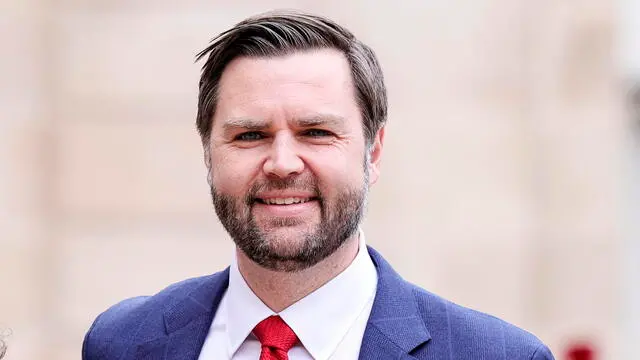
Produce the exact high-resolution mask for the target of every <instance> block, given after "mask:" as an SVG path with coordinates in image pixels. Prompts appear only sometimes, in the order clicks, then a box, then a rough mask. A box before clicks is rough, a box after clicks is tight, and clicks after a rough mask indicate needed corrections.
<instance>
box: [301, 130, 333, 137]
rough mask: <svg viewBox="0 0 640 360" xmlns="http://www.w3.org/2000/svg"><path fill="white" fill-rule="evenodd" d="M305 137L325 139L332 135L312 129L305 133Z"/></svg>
mask: <svg viewBox="0 0 640 360" xmlns="http://www.w3.org/2000/svg"><path fill="white" fill-rule="evenodd" d="M305 135H307V136H311V137H325V136H331V133H330V132H328V131H326V130H320V129H310V130H307V131H305Z"/></svg>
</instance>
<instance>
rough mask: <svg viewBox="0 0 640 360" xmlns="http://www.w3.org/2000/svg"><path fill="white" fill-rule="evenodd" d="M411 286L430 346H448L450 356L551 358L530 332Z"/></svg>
mask: <svg viewBox="0 0 640 360" xmlns="http://www.w3.org/2000/svg"><path fill="white" fill-rule="evenodd" d="M411 286H412V287H413V293H414V294H415V298H416V303H417V305H418V309H419V312H420V313H421V316H422V317H423V320H424V321H425V325H426V327H427V329H428V331H429V332H430V334H431V337H432V340H431V341H432V342H433V345H434V346H436V347H443V350H444V349H445V348H448V349H447V352H449V353H453V354H451V355H456V356H453V357H454V358H466V357H465V356H469V355H472V356H471V357H469V358H482V359H510V360H511V359H512V360H553V355H552V354H551V352H550V351H549V349H548V347H547V346H546V345H545V344H543V343H542V341H540V339H538V338H537V337H536V336H535V335H533V334H532V333H530V332H528V331H525V330H523V329H521V328H519V327H517V326H515V325H513V324H510V323H508V322H506V321H504V320H502V319H500V318H497V317H495V316H492V315H489V314H486V313H483V312H480V311H476V310H473V309H470V308H467V307H464V306H461V305H459V304H456V303H454V302H452V301H449V300H446V299H444V298H442V297H440V296H438V295H435V294H432V293H430V292H428V291H426V290H424V289H422V288H419V287H417V286H415V285H411Z"/></svg>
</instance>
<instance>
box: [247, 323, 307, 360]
mask: <svg viewBox="0 0 640 360" xmlns="http://www.w3.org/2000/svg"><path fill="white" fill-rule="evenodd" d="M253 334H254V335H255V336H256V337H257V338H258V340H260V344H262V352H261V353H260V360H289V355H287V353H288V352H289V350H290V349H291V348H292V347H293V345H295V344H296V343H297V342H298V337H297V336H296V333H294V332H293V330H291V328H290V327H289V325H287V324H286V323H285V322H284V321H283V320H282V318H280V316H270V317H268V318H266V319H264V320H262V321H261V322H260V323H259V324H258V325H256V327H255V328H254V329H253Z"/></svg>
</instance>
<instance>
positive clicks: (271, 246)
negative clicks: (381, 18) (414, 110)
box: [83, 12, 553, 360]
mask: <svg viewBox="0 0 640 360" xmlns="http://www.w3.org/2000/svg"><path fill="white" fill-rule="evenodd" d="M200 58H206V62H205V64H204V67H203V71H202V76H201V80H200V95H199V103H198V117H197V126H198V130H199V133H200V135H201V137H202V143H203V145H204V160H205V163H206V166H207V169H208V177H207V180H208V183H209V185H210V188H211V196H212V199H213V204H214V207H215V210H216V213H217V215H218V217H219V219H220V221H221V222H222V224H223V225H224V227H225V229H226V230H227V232H228V233H229V234H230V236H231V238H232V239H233V240H234V242H235V244H236V247H237V251H236V256H235V258H234V259H232V263H231V266H230V267H229V268H227V269H226V270H224V271H222V272H219V273H216V274H213V275H211V276H206V277H201V278H196V279H191V280H186V281H184V282H181V283H178V284H174V285H172V286H170V287H168V288H167V289H165V290H162V291H161V292H159V293H158V294H156V295H154V296H151V297H138V298H133V299H129V300H125V301H123V302H121V303H119V304H117V305H115V306H113V307H112V308H110V309H109V310H107V311H106V312H104V313H103V314H101V315H100V316H99V317H98V318H97V319H96V321H95V322H94V324H93V325H92V327H91V329H90V330H89V331H88V333H87V334H86V337H85V340H84V344H83V359H85V360H97V359H119V360H129V359H147V360H150V359H158V360H160V359H164V360H170V359H192V360H196V359H200V360H209V359H211V360H213V359H216V360H217V359H261V360H267V359H278V360H282V359H292V360H295V359H340V360H342V359H414V358H415V359H460V360H462V359H469V360H471V359H474V360H477V359H487V360H488V359H503V360H507V359H508V360H520V359H522V360H525V359H537V360H539V359H553V356H552V355H551V353H550V352H549V350H548V348H547V347H546V346H545V345H543V344H542V343H541V342H540V341H539V340H538V339H537V338H535V337H534V336H533V335H531V334H529V333H527V332H525V331H523V330H520V329H518V328H516V327H514V326H512V325H509V324H507V323H505V322H503V321H501V320H498V319H496V318H494V317H491V316H488V315H485V314H482V313H478V312H475V311H472V310H469V309H466V308H463V307H461V306H458V305H455V304H453V303H451V302H448V301H446V300H444V299H441V298H439V297H437V296H435V295H433V294H431V293H429V292H426V291H424V290H422V289H420V288H418V287H416V286H414V285H412V284H409V283H407V282H405V281H404V280H403V279H402V278H401V277H400V276H399V275H398V274H397V273H395V272H394V271H393V269H392V268H391V266H390V265H389V264H388V263H387V262H386V261H385V260H384V259H383V258H382V256H381V255H380V254H379V253H377V252H376V251H375V250H373V249H371V248H368V247H367V246H366V245H365V238H364V234H363V233H362V231H361V230H360V228H359V225H360V221H361V218H362V215H363V212H364V208H365V203H366V198H367V192H368V189H369V187H370V186H371V185H373V184H374V183H375V182H376V180H377V179H378V176H379V167H380V158H381V154H382V146H383V141H384V125H385V120H386V116H387V98H386V90H385V86H384V82H383V76H382V71H381V69H380V66H379V64H378V61H377V59H376V57H375V55H374V53H373V51H372V50H371V49H370V48H369V47H367V46H366V45H364V44H363V43H361V42H360V41H358V40H357V39H356V38H355V37H354V36H353V35H352V34H351V33H350V32H349V31H348V30H346V29H344V28H343V27H341V26H339V25H337V24H335V23H334V22H332V21H330V20H328V19H325V18H322V17H318V16H313V15H310V14H303V13H295V12H271V13H267V14H262V15H259V16H256V17H253V18H249V19H247V20H245V21H243V22H241V23H239V24H237V25H236V26H234V27H233V28H232V29H230V30H228V31H226V32H224V33H222V34H221V35H220V36H218V37H217V38H215V39H214V40H213V41H212V43H211V44H210V46H209V47H208V48H206V49H205V50H204V51H202V52H201V53H200V54H199V56H198V59H200Z"/></svg>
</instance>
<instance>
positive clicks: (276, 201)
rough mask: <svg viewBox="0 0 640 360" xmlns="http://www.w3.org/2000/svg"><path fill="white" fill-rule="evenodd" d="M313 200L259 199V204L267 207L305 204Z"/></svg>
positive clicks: (288, 198) (287, 198)
mask: <svg viewBox="0 0 640 360" xmlns="http://www.w3.org/2000/svg"><path fill="white" fill-rule="evenodd" d="M311 200H313V198H310V197H304V198H303V197H286V198H284V197H283V198H268V199H258V201H259V202H261V203H263V204H267V205H291V204H304V203H306V202H309V201H311Z"/></svg>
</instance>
